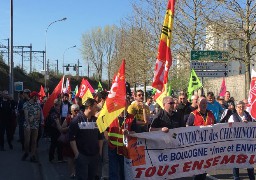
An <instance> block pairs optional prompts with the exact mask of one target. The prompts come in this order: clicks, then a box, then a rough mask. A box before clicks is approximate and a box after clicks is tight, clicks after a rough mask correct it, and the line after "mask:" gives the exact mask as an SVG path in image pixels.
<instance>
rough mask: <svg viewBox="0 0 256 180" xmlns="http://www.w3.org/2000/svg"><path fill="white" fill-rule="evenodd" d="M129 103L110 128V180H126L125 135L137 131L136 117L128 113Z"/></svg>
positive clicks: (108, 134)
mask: <svg viewBox="0 0 256 180" xmlns="http://www.w3.org/2000/svg"><path fill="white" fill-rule="evenodd" d="M128 106H129V101H126V108H125V110H124V111H123V112H122V113H121V114H120V115H119V116H118V117H117V118H116V119H115V120H114V121H113V123H112V124H111V125H110V127H109V128H108V130H107V131H108V133H107V139H108V157H109V160H110V161H109V180H124V179H125V177H124V156H125V155H126V151H125V148H126V147H125V145H124V143H123V137H124V134H128V133H133V132H134V131H135V130H136V120H135V119H134V116H133V115H131V114H129V113H127V108H128Z"/></svg>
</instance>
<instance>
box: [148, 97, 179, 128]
mask: <svg viewBox="0 0 256 180" xmlns="http://www.w3.org/2000/svg"><path fill="white" fill-rule="evenodd" d="M163 106H164V109H163V110H160V111H159V112H158V113H157V114H156V116H155V117H154V119H153V121H152V124H151V126H150V131H158V130H161V131H163V132H168V131H169V129H173V128H178V127H182V126H184V122H183V119H182V117H181V116H180V114H178V113H177V112H175V111H174V100H173V98H172V97H171V96H166V97H164V98H163Z"/></svg>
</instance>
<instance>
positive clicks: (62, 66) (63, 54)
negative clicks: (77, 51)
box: [62, 45, 76, 75]
mask: <svg viewBox="0 0 256 180" xmlns="http://www.w3.org/2000/svg"><path fill="white" fill-rule="evenodd" d="M75 47H76V45H74V46H71V47H69V48H67V49H65V51H64V52H63V57H62V68H63V69H62V74H63V75H64V66H65V64H64V56H65V53H66V52H67V50H69V49H71V48H75Z"/></svg>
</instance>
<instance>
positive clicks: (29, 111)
mask: <svg viewBox="0 0 256 180" xmlns="http://www.w3.org/2000/svg"><path fill="white" fill-rule="evenodd" d="M37 100H38V93H37V92H36V91H33V92H31V93H30V99H29V101H27V102H25V103H24V105H23V110H24V116H25V122H24V146H25V153H24V155H23V156H22V160H23V161H24V160H26V158H27V157H28V155H29V143H30V142H31V157H30V161H31V162H36V161H37V160H36V156H35V155H36V148H37V137H38V129H39V126H40V122H41V121H40V117H41V107H40V105H39V104H38V103H37Z"/></svg>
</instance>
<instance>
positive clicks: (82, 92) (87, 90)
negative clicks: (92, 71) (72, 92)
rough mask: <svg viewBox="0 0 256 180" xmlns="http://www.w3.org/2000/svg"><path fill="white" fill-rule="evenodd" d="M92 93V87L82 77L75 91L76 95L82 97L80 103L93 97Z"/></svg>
mask: <svg viewBox="0 0 256 180" xmlns="http://www.w3.org/2000/svg"><path fill="white" fill-rule="evenodd" d="M92 93H94V89H93V88H92V86H91V85H90V83H89V82H88V81H87V80H86V79H84V78H83V79H82V81H81V84H80V87H79V90H78V92H77V96H78V97H80V98H82V103H83V104H84V102H85V101H86V100H87V99H88V98H93V96H92Z"/></svg>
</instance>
